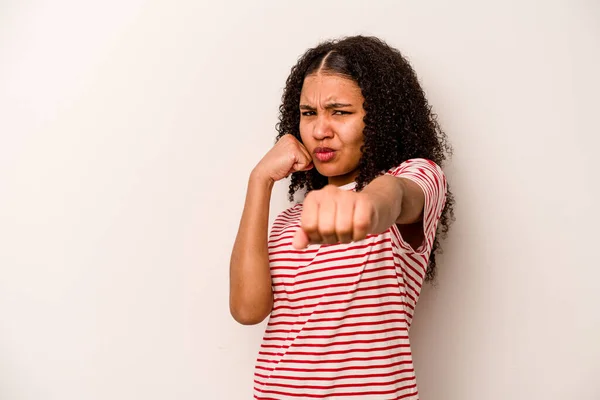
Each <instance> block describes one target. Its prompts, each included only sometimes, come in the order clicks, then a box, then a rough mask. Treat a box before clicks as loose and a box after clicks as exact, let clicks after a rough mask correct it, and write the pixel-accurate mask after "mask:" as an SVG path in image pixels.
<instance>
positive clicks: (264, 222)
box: [230, 36, 453, 399]
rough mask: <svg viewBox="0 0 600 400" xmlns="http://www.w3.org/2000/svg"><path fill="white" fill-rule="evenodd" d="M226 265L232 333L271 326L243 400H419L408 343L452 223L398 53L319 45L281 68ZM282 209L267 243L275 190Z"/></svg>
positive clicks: (438, 152) (431, 144)
mask: <svg viewBox="0 0 600 400" xmlns="http://www.w3.org/2000/svg"><path fill="white" fill-rule="evenodd" d="M279 119H280V121H279V123H278V124H277V130H278V132H279V135H278V136H277V139H278V140H277V142H276V144H275V146H274V147H273V148H272V149H271V150H270V151H269V152H268V153H267V154H266V155H265V156H264V158H263V159H262V160H261V161H260V162H259V163H258V164H257V165H256V167H255V168H254V170H253V171H252V172H251V174H250V178H249V183H248V191H247V196H246V203H245V206H244V211H243V215H242V218H241V222H240V226H239V231H238V234H237V238H236V241H235V244H234V248H233V251H232V255H231V266H230V308H231V314H232V315H233V317H234V318H235V319H236V321H238V322H240V323H242V324H257V323H259V322H261V321H263V320H264V319H265V318H266V317H267V316H268V315H270V317H269V321H268V324H267V327H266V332H265V334H264V338H263V341H262V345H261V348H260V351H259V355H258V359H257V362H256V369H255V387H254V398H255V399H306V398H330V399H417V398H418V391H417V385H416V378H415V372H414V368H413V363H412V356H411V350H410V344H409V337H408V330H409V328H410V324H411V321H412V317H413V312H414V309H415V305H416V302H417V300H418V298H419V293H420V290H421V286H422V284H423V282H424V281H425V280H429V279H433V277H434V275H435V269H436V263H435V254H434V252H435V249H436V247H437V239H436V232H438V231H439V232H440V233H442V234H443V233H445V232H446V231H447V229H448V226H449V223H450V221H451V219H452V204H453V201H452V196H451V193H450V192H449V191H448V189H447V183H446V179H445V176H444V173H443V172H442V170H441V166H442V163H443V161H444V160H445V159H446V154H447V152H448V151H449V150H450V148H449V145H448V144H447V142H446V136H445V134H444V133H443V132H442V130H441V129H440V127H439V125H438V123H437V122H436V119H435V116H434V115H433V114H432V113H431V108H430V107H429V105H428V103H427V100H426V98H425V95H424V93H423V90H422V88H421V87H420V85H419V83H418V80H417V77H416V75H415V73H414V71H413V70H412V68H411V66H410V65H409V63H408V62H407V61H406V59H405V58H404V57H403V56H402V55H401V54H400V52H399V51H398V50H396V49H394V48H392V47H390V46H388V45H387V44H386V43H384V42H383V41H381V40H379V39H377V38H373V37H363V36H355V37H349V38H345V39H342V40H335V41H327V42H324V43H322V44H320V45H319V46H317V47H315V48H313V49H310V50H308V51H307V52H306V53H305V54H304V55H303V56H302V57H301V58H300V59H299V61H298V63H297V64H296V65H295V66H294V67H293V68H292V71H291V74H290V76H289V78H288V79H287V82H286V87H285V90H284V94H283V104H282V105H281V106H280V118H279ZM290 174H291V184H290V190H289V195H290V201H292V200H293V196H294V194H295V193H296V191H298V190H300V189H305V190H306V196H305V198H304V200H303V202H302V203H299V204H296V205H294V206H292V207H291V208H289V209H287V210H286V211H284V212H283V213H281V214H280V215H279V216H278V217H277V218H276V220H275V222H274V224H273V226H272V229H271V232H270V234H269V233H268V216H269V201H270V196H271V189H272V188H273V185H274V183H275V182H277V181H279V180H281V179H283V178H285V177H287V176H289V175H290Z"/></svg>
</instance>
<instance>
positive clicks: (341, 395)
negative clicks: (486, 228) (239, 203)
mask: <svg viewBox="0 0 600 400" xmlns="http://www.w3.org/2000/svg"><path fill="white" fill-rule="evenodd" d="M386 173H387V174H389V175H393V176H398V177H403V178H407V179H410V180H412V181H414V182H415V183H417V184H418V185H419V186H420V187H421V189H422V190H423V192H424V194H425V206H424V214H423V232H424V234H425V236H424V237H425V239H424V241H423V243H422V244H421V245H420V246H419V247H418V248H417V249H413V248H411V246H410V245H409V244H408V243H407V242H406V241H404V240H403V239H402V236H401V235H400V232H399V230H398V227H397V226H396V225H395V224H394V225H393V226H391V227H390V228H389V229H388V230H387V231H385V232H383V233H381V234H379V235H368V236H367V237H366V238H365V239H364V240H361V241H358V242H353V243H349V244H334V245H310V246H309V247H308V248H306V249H304V250H296V249H294V248H293V247H292V238H293V236H294V232H295V231H296V230H297V229H298V227H299V226H300V215H301V212H302V204H296V205H294V206H293V207H291V208H289V209H287V210H286V211H284V212H282V213H281V214H280V215H279V216H278V217H277V218H276V219H275V221H274V223H273V226H272V229H271V233H270V235H269V262H270V269H271V277H272V281H273V293H274V304H273V310H272V312H271V315H270V317H269V321H268V324H267V327H266V331H265V334H264V338H263V341H262V344H261V347H260V350H259V354H258V359H257V361H256V366H255V373H254V385H255V386H254V398H255V399H264V400H266V399H277V400H288V399H323V398H327V399H340V400H342V399H343V400H354V399H361V400H365V399H368V400H374V399H378V400H382V399H386V400H390V399H411V400H415V399H417V398H418V391H417V383H416V378H415V370H414V367H413V362H412V355H411V349H410V343H409V338H408V330H409V328H410V324H411V321H412V317H413V312H414V309H415V305H416V303H417V300H418V298H419V293H420V291H421V286H422V284H423V280H424V278H425V271H426V268H427V263H428V259H429V255H430V253H431V247H432V244H433V239H434V237H435V232H436V228H437V224H438V221H439V218H440V215H441V213H442V210H443V208H444V204H445V201H446V179H445V176H444V173H443V172H442V170H441V169H440V168H439V167H438V166H437V165H436V164H435V163H433V162H431V161H429V160H425V159H411V160H408V161H405V162H404V163H402V164H401V165H400V166H398V167H396V168H392V169H390V170H389V171H387V172H386ZM355 186H356V185H355V183H351V184H348V185H345V186H342V187H340V188H341V189H345V190H355Z"/></svg>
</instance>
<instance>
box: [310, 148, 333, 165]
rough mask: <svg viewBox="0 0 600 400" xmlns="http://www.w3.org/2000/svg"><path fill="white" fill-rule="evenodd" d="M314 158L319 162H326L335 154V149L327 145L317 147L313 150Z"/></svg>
mask: <svg viewBox="0 0 600 400" xmlns="http://www.w3.org/2000/svg"><path fill="white" fill-rule="evenodd" d="M314 154H315V158H316V159H317V160H319V161H321V162H327V161H330V160H332V159H333V157H334V156H335V150H334V149H332V148H329V147H317V148H316V149H315V150H314Z"/></svg>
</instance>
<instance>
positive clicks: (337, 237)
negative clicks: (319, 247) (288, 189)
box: [292, 185, 378, 249]
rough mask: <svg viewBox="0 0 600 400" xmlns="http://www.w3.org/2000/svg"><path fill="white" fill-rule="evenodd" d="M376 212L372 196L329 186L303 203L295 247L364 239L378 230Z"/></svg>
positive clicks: (293, 242) (309, 195)
mask: <svg viewBox="0 0 600 400" xmlns="http://www.w3.org/2000/svg"><path fill="white" fill-rule="evenodd" d="M377 217H378V216H377V211H376V207H375V205H374V202H373V201H372V200H371V198H370V197H369V195H367V194H364V193H360V192H359V193H357V192H353V191H347V190H342V189H338V188H337V187H336V186H332V185H328V186H326V187H324V188H323V189H321V190H313V191H311V192H309V193H308V195H307V196H306V198H305V200H304V204H303V209H302V214H301V216H300V229H298V230H297V231H296V233H295V235H294V238H293V241H292V245H293V246H294V247H295V248H297V249H303V248H306V246H308V244H309V243H313V244H320V243H325V244H334V243H350V242H355V241H358V240H362V239H364V238H365V237H366V236H367V234H368V233H372V232H371V230H372V229H373V227H375V226H377V224H376V221H377Z"/></svg>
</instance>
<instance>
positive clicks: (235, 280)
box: [229, 135, 313, 325]
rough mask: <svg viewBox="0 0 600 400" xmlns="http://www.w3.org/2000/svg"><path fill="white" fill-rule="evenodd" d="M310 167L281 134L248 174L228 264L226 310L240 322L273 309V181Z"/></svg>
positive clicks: (289, 137)
mask: <svg viewBox="0 0 600 400" xmlns="http://www.w3.org/2000/svg"><path fill="white" fill-rule="evenodd" d="M311 168H313V164H312V159H311V157H310V154H309V153H308V150H306V148H305V147H304V145H302V144H301V143H300V142H299V141H298V140H297V139H296V138H295V137H294V136H292V135H284V136H283V137H281V138H280V139H279V141H278V142H277V143H276V144H275V146H273V148H272V149H271V150H270V151H269V152H268V153H267V154H266V155H265V156H264V157H263V158H262V160H261V161H260V162H259V163H258V165H257V166H256V167H255V168H254V170H253V171H252V173H251V174H250V180H249V182H248V191H247V193H246V203H245V205H244V211H243V213H242V218H241V221H240V226H239V229H238V234H237V237H236V239H235V243H234V245H233V250H232V252H231V262H230V265H229V309H230V312H231V315H232V316H233V318H234V319H235V320H236V321H238V322H239V323H241V324H244V325H253V324H258V323H260V322H261V321H263V320H264V319H265V318H266V317H267V315H269V313H270V312H271V310H272V308H273V288H272V282H271V271H270V269H269V248H268V224H269V205H270V204H269V203H270V200H271V191H272V189H273V185H274V184H275V182H277V181H279V180H281V179H283V178H285V177H286V176H288V175H289V174H291V173H293V172H297V171H306V170H309V169H311Z"/></svg>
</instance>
